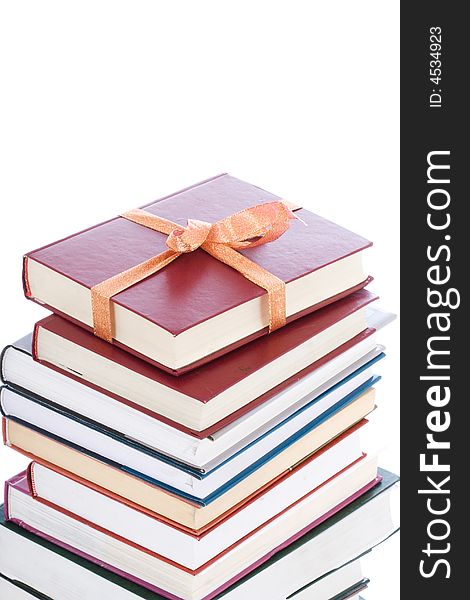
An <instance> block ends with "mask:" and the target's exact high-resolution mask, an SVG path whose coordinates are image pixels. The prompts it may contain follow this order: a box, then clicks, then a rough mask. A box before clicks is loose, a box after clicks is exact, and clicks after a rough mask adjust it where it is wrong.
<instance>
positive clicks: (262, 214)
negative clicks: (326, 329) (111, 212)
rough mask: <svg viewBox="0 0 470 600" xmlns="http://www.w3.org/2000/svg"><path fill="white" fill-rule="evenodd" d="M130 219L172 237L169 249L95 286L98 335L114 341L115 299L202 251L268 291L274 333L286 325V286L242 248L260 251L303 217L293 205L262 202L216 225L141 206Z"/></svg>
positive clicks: (92, 301)
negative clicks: (179, 220)
mask: <svg viewBox="0 0 470 600" xmlns="http://www.w3.org/2000/svg"><path fill="white" fill-rule="evenodd" d="M121 217H124V218H125V219H128V220H129V221H133V222H134V223H138V224H139V225H143V226H144V227H148V228H150V229H153V230H154V231H158V232H160V233H165V234H167V235H168V239H167V240H166V244H167V246H168V248H169V249H168V250H166V251H165V252H162V253H160V254H158V255H156V256H154V257H152V258H150V259H148V260H146V261H144V262H142V263H140V264H138V265H136V266H135V267H131V268H130V269H127V271H123V272H122V273H118V274H117V275H115V276H114V277H110V278H109V279H106V280H105V281H103V282H101V283H98V284H97V285H95V286H93V287H92V288H91V304H92V314H93V328H94V332H95V335H97V336H98V337H100V338H103V339H105V340H106V341H108V342H111V341H112V339H113V319H112V304H111V298H112V296H114V295H116V294H118V293H119V292H122V291H124V290H126V289H127V288H129V287H131V286H132V285H134V284H136V283H139V281H142V280H144V279H146V278H147V277H150V275H153V274H154V273H156V272H157V271H159V270H160V269H163V267H166V265H168V264H169V263H171V262H172V261H174V260H175V259H176V258H178V256H181V254H184V253H186V252H193V251H194V250H197V249H198V248H201V249H202V250H204V251H205V252H207V253H208V254H210V255H211V256H213V257H214V258H216V259H217V260H220V261H221V262H223V263H225V264H226V265H229V266H230V267H232V268H233V269H236V270H237V271H238V272H239V273H241V274H242V275H243V276H244V277H246V278H247V279H249V280H250V281H252V282H253V283H255V284H256V285H258V286H260V287H262V288H264V289H265V290H266V291H267V293H268V306H269V319H268V323H269V331H274V330H275V329H278V328H279V327H282V326H283V325H285V323H286V284H285V283H284V281H282V279H279V277H276V276H275V275H273V274H272V273H270V272H269V271H267V270H266V269H263V267H260V266H259V265H257V264H256V263H254V262H253V261H251V260H249V259H248V258H246V257H245V256H243V255H242V254H240V253H239V252H237V250H244V249H248V248H255V247H256V246H260V245H262V244H266V243H268V242H272V241H273V240H276V239H277V238H278V237H280V236H281V235H282V234H283V233H285V232H286V231H287V229H288V228H289V220H290V219H295V218H297V217H296V216H295V215H294V213H293V212H292V210H291V209H290V208H289V206H288V205H287V203H284V202H281V201H277V202H268V203H266V204H258V205H256V206H253V207H251V208H247V209H245V210H242V211H240V212H238V213H235V214H233V215H231V216H229V217H226V218H225V219H222V220H220V221H217V222H216V223H212V224H211V223H206V222H205V221H197V220H194V219H188V225H187V227H183V226H181V225H178V224H177V223H173V222H172V221H169V220H168V219H163V218H162V217H159V216H157V215H153V214H152V213H149V212H147V211H145V210H141V209H140V208H136V209H134V210H131V211H129V212H126V213H124V214H122V215H121Z"/></svg>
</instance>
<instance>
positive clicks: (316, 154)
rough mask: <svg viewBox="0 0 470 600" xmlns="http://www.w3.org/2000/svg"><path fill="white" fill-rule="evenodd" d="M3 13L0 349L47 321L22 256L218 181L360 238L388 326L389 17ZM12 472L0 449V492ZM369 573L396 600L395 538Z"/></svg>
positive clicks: (154, 10) (380, 432)
mask: <svg viewBox="0 0 470 600" xmlns="http://www.w3.org/2000/svg"><path fill="white" fill-rule="evenodd" d="M0 6H1V14H0V55H1V57H2V60H1V67H0V77H1V79H0V81H1V86H2V93H1V98H0V104H1V106H0V131H1V141H0V169H1V181H0V186H1V207H2V211H1V221H2V232H1V236H0V244H1V258H2V263H1V264H2V294H1V299H0V301H1V319H2V321H1V327H0V343H1V344H2V345H5V344H7V343H9V342H11V341H14V340H15V339H16V338H18V337H20V336H22V335H24V334H25V333H27V332H28V331H29V330H30V329H31V327H32V325H33V323H34V322H35V321H36V320H38V319H40V318H41V317H43V316H44V314H45V312H44V311H43V310H42V309H41V308H39V307H38V306H35V305H34V304H33V303H31V302H27V301H26V300H24V299H23V294H22V288H21V257H22V254H23V253H24V252H26V251H28V250H31V249H34V248H36V247H38V246H41V245H43V244H45V243H48V242H51V241H54V240H56V239H58V238H61V237H64V236H66V235H68V234H70V233H73V232H75V231H77V230H80V229H82V228H85V227H87V226H90V225H92V224H94V223H95V222H98V221H101V220H104V219H107V218H109V217H112V216H114V215H115V214H118V213H119V212H121V211H123V210H126V209H130V208H133V207H135V206H138V205H141V204H145V203H147V202H150V201H151V200H153V199H156V198H158V197H159V196H162V195H164V194H167V193H170V192H172V191H175V190H178V189H180V188H182V187H184V186H186V185H189V184H191V183H194V182H196V181H199V180H201V179H204V178H206V177H209V176H211V175H215V174H217V173H220V172H223V171H229V172H230V173H231V174H233V175H235V176H238V177H240V178H242V179H246V180H248V181H250V182H252V183H255V184H257V185H259V186H261V187H265V188H266V189H268V190H270V191H272V192H274V193H276V194H279V195H280V196H282V197H285V198H287V199H289V200H292V201H293V202H296V203H301V204H302V205H303V206H305V207H306V208H309V209H311V210H313V211H315V212H318V213H319V214H321V215H323V216H325V217H328V218H330V219H332V220H334V221H337V222H339V223H340V224H342V225H344V226H346V227H348V228H350V229H352V230H354V231H356V232H357V233H360V234H362V235H364V236H365V237H368V238H369V239H372V240H373V241H374V244H375V245H374V248H373V249H372V251H370V252H369V256H368V269H369V271H370V273H371V274H373V275H374V277H375V281H374V283H373V285H372V288H371V289H373V290H374V291H376V292H378V293H379V294H380V296H381V301H380V302H381V306H382V307H384V308H387V309H389V310H391V311H393V312H398V311H399V305H398V301H399V283H398V258H399V256H398V217H399V214H398V201H399V200H398V180H399V148H398V143H399V133H398V131H399V130H398V128H399V113H398V101H399V82H398V75H399V72H398V69H399V29H398V19H399V14H398V13H399V3H398V1H396V2H393V1H390V0H389V1H382V2H377V1H376V0H370V1H369V0H356V1H355V2H351V1H350V0H341V1H338V0H337V1H336V2H324V1H321V0H296V1H291V2H288V1H286V0H285V1H277V0H266V1H265V0H249V1H247V0H225V1H224V0H199V1H195V0H189V1H182V0H172V1H171V2H169V1H159V0H126V1H123V0H109V1H108V0H80V1H78V0H77V1H75V2H74V1H68V2H64V1H63V0H56V1H52V0H41V2H37V0H29V1H28V0H16V1H15V2H8V1H3V0H2V1H1V2H0ZM382 341H384V343H385V344H386V345H387V348H388V357H387V360H386V361H383V362H382V364H381V366H380V369H381V372H382V374H383V375H384V380H383V382H382V383H381V384H380V385H379V388H378V405H379V409H378V411H376V414H375V415H374V419H373V421H374V427H375V428H376V434H375V435H374V440H375V444H376V445H379V446H380V447H382V448H384V449H385V450H384V452H383V453H382V459H381V463H382V465H383V466H385V467H387V468H389V469H391V470H394V471H397V470H398V469H399V453H398V452H399V451H398V419H399V417H398V410H399V405H398V376H399V373H398V325H397V322H395V323H394V324H393V325H391V326H389V328H388V329H387V330H386V331H384V332H383V335H382ZM25 463H26V461H25V460H23V459H22V458H21V457H19V456H16V455H15V454H14V453H13V452H12V451H10V450H7V449H6V448H1V449H0V476H1V479H2V480H3V479H5V478H7V477H9V476H11V475H13V474H14V473H16V472H17V471H19V470H20V469H21V468H23V467H24V466H25ZM395 537H396V538H397V536H395ZM364 567H365V568H364V570H365V573H366V575H368V576H369V577H370V578H371V579H372V583H371V586H370V589H369V590H368V592H367V593H366V594H365V596H366V598H367V599H368V600H396V598H398V597H399V592H398V571H397V570H398V539H394V540H392V541H390V542H389V543H388V544H386V545H384V546H383V547H382V548H380V549H379V550H378V551H376V552H375V553H373V554H372V556H371V557H370V558H368V559H367V560H366V561H365V562H364Z"/></svg>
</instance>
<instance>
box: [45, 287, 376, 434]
mask: <svg viewBox="0 0 470 600" xmlns="http://www.w3.org/2000/svg"><path fill="white" fill-rule="evenodd" d="M376 299H377V296H375V295H374V294H372V293H371V292H369V291H367V290H360V291H358V292H355V293H354V294H351V295H349V296H347V297H346V298H343V299H342V300H339V301H338V302H335V303H333V304H331V305H329V306H326V307H324V308H322V309H320V310H318V311H316V312H315V313H314V314H310V315H306V316H304V317H302V318H301V319H297V320H296V321H295V322H293V323H291V324H290V325H289V326H288V327H283V328H281V329H279V330H277V331H275V332H273V333H272V334H270V335H269V336H264V337H262V338H259V339H257V340H254V341H253V342H251V343H249V344H245V345H244V346H242V347H241V348H239V349H238V350H235V351H233V352H230V353H228V354H225V355H223V356H221V357H219V358H218V359H216V360H214V361H212V362H211V363H210V364H207V365H204V366H201V367H199V368H198V369H195V370H193V371H191V372H188V373H185V374H183V375H181V376H179V377H173V376H172V375H170V374H168V373H166V372H164V371H162V370H161V369H158V368H156V367H154V366H153V365H151V364H149V363H147V362H145V361H142V360H140V359H139V358H137V357H136V356H133V355H132V354H129V353H128V352H125V351H124V350H122V349H120V348H117V347H116V346H114V345H111V344H108V343H107V342H105V341H103V340H101V339H99V338H97V337H95V336H94V335H93V334H91V333H89V332H87V331H85V330H84V329H82V328H81V327H77V326H76V325H74V324H73V323H71V322H70V321H67V320H65V319H62V318H60V317H58V316H56V315H51V316H49V317H46V318H45V319H43V320H42V321H39V323H37V324H36V327H35V331H34V337H33V357H34V358H35V360H37V361H38V362H40V363H42V364H44V365H46V366H47V367H49V368H52V369H54V370H56V371H58V372H60V373H62V374H64V375H66V376H68V377H71V378H72V379H75V380H76V381H80V382H81V383H83V384H85V385H87V386H89V387H91V388H93V389H96V390H98V391H100V392H103V393H105V394H107V395H108V396H111V397H112V398H114V399H115V400H117V401H119V402H123V403H124V404H126V405H128V406H131V407H132V408H134V409H137V410H140V411H142V412H144V413H145V414H148V415H150V416H152V417H155V418H156V419H159V420H161V421H163V422H166V423H169V424H170V425H172V426H173V427H176V428H177V429H179V430H181V431H185V432H186V433H189V434H190V435H193V436H195V437H198V438H204V437H207V436H209V435H211V434H213V433H214V432H215V431H218V430H219V429H221V428H222V427H224V426H225V425H228V424H229V423H231V422H233V421H234V420H236V419H237V418H239V417H240V416H242V415H243V414H245V413H246V412H248V411H250V410H252V409H253V408H255V407H256V406H258V405H259V404H261V403H263V402H266V401H267V400H269V399H270V398H272V397H273V396H274V395H276V394H279V393H280V392H282V391H283V390H284V389H285V388H287V387H288V386H289V385H291V384H292V383H294V382H296V381H298V380H299V379H301V378H302V377H305V376H306V375H308V374H310V373H312V372H313V371H315V370H316V369H318V367H320V366H321V365H323V364H324V363H326V362H328V361H329V360H332V359H333V358H335V357H336V356H339V355H340V354H341V353H342V352H344V351H346V350H347V349H349V348H351V347H352V346H354V345H355V344H357V343H359V342H361V341H362V340H364V339H365V338H367V337H368V336H370V335H371V334H372V333H373V331H374V330H373V329H371V328H367V329H364V330H363V331H362V332H360V333H359V334H358V335H355V336H354V337H352V338H351V339H349V340H348V341H346V342H345V343H343V344H341V345H340V346H338V347H336V348H335V349H334V350H332V351H330V352H328V353H327V354H325V355H324V356H322V357H321V358H319V359H318V360H315V361H314V362H312V363H311V364H309V365H308V366H307V367H305V368H302V369H301V370H299V371H298V372H296V373H294V374H293V375H291V376H290V377H289V378H288V379H286V380H284V381H282V382H281V383H279V384H277V385H275V386H274V387H272V388H271V389H267V390H266V392H264V393H263V394H262V395H260V396H258V397H256V398H254V399H253V400H252V401H250V402H248V403H247V404H245V405H244V406H243V407H241V408H240V409H239V410H236V411H235V412H233V413H231V414H229V415H227V416H226V417H225V418H224V419H222V420H221V421H218V422H216V423H215V424H213V425H211V426H210V427H208V428H205V429H203V430H201V431H198V430H195V429H189V428H188V427H185V426H184V425H182V424H181V423H179V422H176V421H174V420H170V419H168V418H166V417H165V416H163V415H161V414H159V413H158V412H154V411H151V410H148V409H147V408H144V407H143V406H141V405H139V404H136V403H135V402H132V401H131V400H130V399H129V398H123V397H122V396H120V395H117V394H116V393H113V392H111V391H109V390H108V389H105V388H104V387H100V386H98V385H96V384H94V383H92V382H90V381H87V380H86V379H84V378H83V377H80V376H78V375H75V374H74V372H73V370H66V369H63V368H61V366H60V365H58V364H51V363H50V362H48V361H46V360H43V359H42V357H41V356H40V354H39V353H38V338H39V336H40V335H41V331H42V330H45V331H48V332H51V333H53V334H55V335H56V336H58V337H59V338H63V339H65V340H68V341H70V342H72V343H73V344H74V345H76V346H79V347H82V348H85V349H86V350H87V351H90V352H92V353H94V354H96V355H99V356H100V357H102V358H104V359H106V360H107V361H110V362H112V363H117V364H119V365H120V366H123V367H125V368H126V369H128V370H129V371H132V372H134V373H136V374H138V375H140V376H142V377H145V378H147V379H149V380H151V381H152V382H155V383H156V384H159V385H163V386H165V387H167V388H169V389H171V390H174V391H175V392H177V393H178V394H182V395H184V396H187V397H189V398H191V399H195V400H197V401H199V402H201V403H202V404H207V403H210V401H211V400H212V399H214V398H216V397H220V395H221V394H223V393H224V392H226V391H227V390H229V389H230V388H231V387H233V386H235V385H236V384H237V383H239V382H240V381H242V380H243V379H245V378H246V377H247V376H248V375H251V374H254V373H256V372H257V371H259V370H261V369H263V368H264V367H267V366H269V365H270V363H273V362H274V361H276V360H278V359H280V358H282V357H283V356H284V355H286V354H287V353H289V352H290V351H292V350H295V349H296V348H297V347H298V346H300V345H302V344H303V343H304V342H307V341H308V340H310V339H311V338H314V337H315V336H316V335H318V334H320V333H321V332H322V331H324V330H326V329H328V328H329V327H332V326H333V325H335V324H336V323H338V321H341V320H342V319H345V318H347V317H348V316H350V315H352V314H353V313H355V312H357V311H359V310H361V309H363V308H364V307H366V306H367V305H368V304H370V303H371V302H373V301H374V300H376ZM62 363H63V364H65V363H66V356H65V355H64V356H63V358H62ZM74 367H75V369H74V370H76V371H78V372H79V373H80V372H82V371H83V370H80V365H79V364H78V363H76V364H74ZM267 385H268V386H269V382H268V384H267ZM271 385H272V383H271ZM178 400H179V398H175V400H174V401H175V402H178Z"/></svg>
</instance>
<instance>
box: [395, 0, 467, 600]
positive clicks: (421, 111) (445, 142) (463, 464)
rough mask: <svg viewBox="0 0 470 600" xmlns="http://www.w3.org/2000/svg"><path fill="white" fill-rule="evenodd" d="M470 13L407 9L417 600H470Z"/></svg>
mask: <svg viewBox="0 0 470 600" xmlns="http://www.w3.org/2000/svg"><path fill="white" fill-rule="evenodd" d="M464 8H467V6H466V4H465V3H464V2H456V1H454V2H453V1H449V2H443V1H441V2H436V1H434V0H428V1H426V2H402V4H401V11H402V12H401V273H402V282H401V286H402V287H401V336H402V350H401V359H402V360H401V365H402V375H401V377H402V379H401V411H402V412H401V414H402V417H401V418H402V431H401V438H402V469H401V475H402V501H401V506H402V548H401V589H402V598H406V599H408V598H410V599H413V600H414V599H415V598H425V599H426V600H434V598H436V599H439V600H444V599H447V598H449V599H450V598H461V597H468V596H469V592H468V583H467V577H466V571H465V567H464V563H466V562H467V551H466V550H465V547H466V543H465V542H466V539H467V536H468V535H469V533H470V526H469V523H470V517H469V514H470V513H469V509H470V495H469V491H468V489H469V484H470V469H469V458H470V419H469V413H470V410H469V406H470V394H469V393H468V391H467V389H465V390H464V389H463V381H464V378H465V376H466V373H468V375H467V376H466V379H467V380H468V379H469V378H470V352H469V331H470V314H469V313H468V312H467V310H468V302H467V297H468V279H469V277H470V224H469V221H468V220H467V219H466V215H467V213H468V207H469V205H470V194H469V191H468V189H464V186H465V184H464V180H465V177H467V176H468V175H467V174H469V173H470V165H469V159H470V156H469V152H468V149H467V148H466V145H465V141H466V140H467V139H468V129H469V126H468V124H469V115H468V108H467V105H468V100H467V97H466V95H467V90H468V89H469V84H468V72H469V69H468V59H469V58H470V50H469V41H468V40H469V38H470V36H469V34H468V23H467V20H466V19H465V17H464V14H463V12H464ZM466 388H468V383H467V386H466ZM465 509H467V510H465ZM467 569H468V567H467ZM469 574H470V572H469ZM391 576H393V574H391ZM465 589H467V591H465ZM457 590H459V592H460V593H459V592H458V591H457ZM462 594H463V595H462Z"/></svg>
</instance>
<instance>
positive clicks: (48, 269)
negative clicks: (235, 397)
mask: <svg viewBox="0 0 470 600" xmlns="http://www.w3.org/2000/svg"><path fill="white" fill-rule="evenodd" d="M275 200H279V198H278V197H277V196H275V195H273V194H271V193H269V192H266V191H264V190H262V189H260V188H258V187H256V186H254V185H251V184H249V183H245V182H243V181H240V180H239V179H236V178H234V177H231V176H229V175H227V174H223V175H219V176H217V177H214V178H213V179H210V180H207V181H204V182H202V183H199V184H197V185H194V186H192V187H190V188H188V189H186V190H183V191H181V192H178V193H176V194H173V195H171V196H168V197H166V198H163V199H161V200H158V201H156V202H153V203H151V204H149V205H147V206H146V207H145V210H146V211H147V212H150V213H153V214H155V215H158V216H160V217H163V218H166V219H169V220H171V221H173V222H176V223H178V224H181V225H183V226H185V225H186V224H187V220H188V219H198V220H201V221H206V222H209V223H214V222H216V221H219V220H220V219H222V218H225V217H227V216H229V215H232V214H234V213H236V212H239V211H240V210H243V209H245V208H248V207H251V206H254V205H256V204H261V203H266V202H272V201H275ZM129 208H132V207H129ZM295 214H296V215H297V216H298V217H299V218H300V219H302V221H303V222H301V221H300V220H291V221H290V226H289V229H288V230H287V231H286V232H285V233H284V234H283V235H282V236H281V237H279V238H278V239H276V240H274V241H272V242H269V243H267V244H264V245H261V246H258V247H255V248H251V249H248V250H243V251H241V253H242V254H243V255H244V256H246V257H247V258H249V259H250V260H251V261H253V262H255V263H256V264H257V265H260V266H261V267H263V268H264V269H266V270H267V271H269V272H270V273H272V274H273V275H275V276H276V277H278V278H280V279H282V280H283V281H284V282H285V283H286V298H287V308H286V313H287V318H288V321H292V320H294V319H296V318H298V317H300V316H303V315H305V314H307V313H309V312H312V311H314V310H316V309H318V308H320V307H322V306H324V305H325V304H327V303H331V302H333V301H335V300H337V299H339V298H341V297H343V296H345V295H347V294H349V293H351V292H353V291H355V290H357V289H360V288H362V287H364V286H365V285H366V284H367V283H368V282H369V280H370V279H369V278H367V277H366V276H365V275H364V272H363V269H362V262H361V254H362V250H364V249H365V248H367V247H368V246H370V245H371V244H370V242H369V241H367V240H366V239H364V238H362V237H360V236H358V235H356V234H354V233H351V232H350V231H348V230H346V229H344V228H342V227H340V226H338V225H336V224H334V223H332V222H330V221H327V220H326V219H323V218H322V217H319V216H317V215H315V214H313V213H311V212H309V211H307V210H305V209H300V210H297V211H296V212H295ZM166 238H167V236H166V235H164V234H162V233H159V232H157V231H154V230H152V229H149V228H147V227H144V226H142V225H139V224H137V223H134V222H131V221H129V220H127V219H125V218H122V217H115V218H113V219H111V220H109V221H106V222H104V223H101V224H99V225H96V226H94V227H91V228H90V229H87V230H85V231H82V232H80V233H77V234H75V235H72V236H70V237H68V238H66V239H63V240H60V241H58V242H55V243H53V244H50V245H48V246H45V247H43V248H40V249H38V250H35V251H33V252H30V253H29V254H27V255H26V256H25V260H24V288H25V293H26V296H27V297H28V298H31V299H33V300H36V301H37V302H40V303H41V304H43V305H46V306H48V307H49V308H50V309H51V310H52V311H54V312H56V313H58V314H61V315H62V316H64V317H66V318H68V319H72V320H73V321H75V322H76V323H78V324H79V325H81V326H83V327H85V328H88V329H90V328H91V326H92V322H93V321H92V314H91V292H90V289H91V288H92V287H93V286H95V285H97V284H99V283H101V282H103V281H104V280H106V279H108V278H110V277H112V276H115V275H117V274H119V273H121V272H123V271H125V270H127V269H129V268H131V267H134V266H136V265H138V264H139V263H141V262H143V261H145V260H147V259H150V258H151V257H153V256H156V255H157V254H160V253H161V252H163V251H165V250H167V249H168V247H167V246H166ZM112 313H113V320H114V343H115V344H116V345H118V346H121V347H123V348H125V349H126V350H127V351H129V352H132V353H135V354H137V355H138V356H140V357H141V358H143V359H144V360H147V361H149V362H151V363H153V364H155V365H158V366H160V367H161V368H163V369H165V370H168V371H169V372H172V373H173V374H179V373H182V372H184V371H186V370H189V369H191V368H195V367H197V366H200V365H201V364H203V363H204V362H208V361H209V360H212V359H214V358H215V357H217V356H219V355H221V354H223V353H225V352H227V351H229V350H232V349H234V348H235V347H238V346H240V345H242V344H244V343H247V342H249V341H252V340H253V339H255V338H256V337H259V336H261V335H263V334H266V333H267V332H268V327H267V325H268V320H269V315H268V311H267V302H266V292H265V290H264V289H262V288H260V287H258V286H257V285H255V284H254V283H251V282H250V281H248V279H246V278H245V277H243V275H241V274H240V273H239V272H237V271H236V270H235V269H232V268H231V267H229V266H227V265H225V264H223V263H222V262H220V261H218V260H217V259H215V258H213V257H212V256H210V255H209V254H207V253H206V252H205V251H203V250H201V249H198V250H195V251H194V252H189V253H187V254H183V255H181V256H180V257H179V258H177V260H175V261H173V262H172V263H171V264H169V265H167V266H166V267H165V268H163V269H162V270H161V271H159V272H158V273H155V274H154V275H152V276H150V277H148V278H146V279H144V280H143V281H141V282H140V283H137V284H135V285H133V286H131V287H130V288H128V289H126V290H125V291H123V292H120V293H118V294H116V295H115V296H113V298H112Z"/></svg>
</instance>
